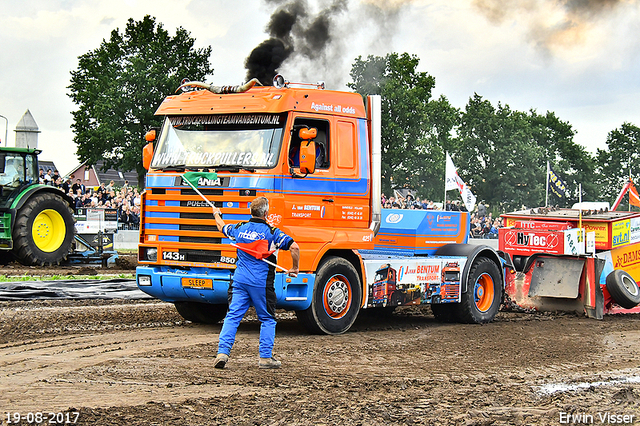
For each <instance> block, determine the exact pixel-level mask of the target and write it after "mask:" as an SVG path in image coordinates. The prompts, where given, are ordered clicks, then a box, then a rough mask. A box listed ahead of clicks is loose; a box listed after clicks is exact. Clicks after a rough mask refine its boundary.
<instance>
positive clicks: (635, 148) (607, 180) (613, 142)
mask: <svg viewBox="0 0 640 426" xmlns="http://www.w3.org/2000/svg"><path fill="white" fill-rule="evenodd" d="M596 157H597V164H598V170H597V175H598V177H599V179H598V184H599V185H600V187H601V188H602V201H609V202H610V203H612V204H613V202H614V201H615V199H616V197H617V196H618V194H619V193H620V190H621V189H622V187H623V185H624V184H625V183H626V182H627V180H628V179H629V177H631V179H632V180H633V182H634V183H636V187H637V184H638V182H640V128H638V127H636V126H634V125H633V124H631V123H626V122H625V123H623V124H622V126H620V127H619V128H617V129H614V130H612V131H611V132H609V134H608V135H607V149H606V150H601V149H598V151H597V153H596ZM628 207H629V199H628V197H625V199H624V201H623V203H622V204H621V205H620V207H619V209H620V210H626V209H628Z"/></svg>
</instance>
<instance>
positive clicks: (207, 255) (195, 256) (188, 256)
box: [180, 249, 220, 263]
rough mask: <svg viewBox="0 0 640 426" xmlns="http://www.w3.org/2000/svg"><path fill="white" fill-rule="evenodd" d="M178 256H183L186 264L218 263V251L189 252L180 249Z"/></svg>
mask: <svg viewBox="0 0 640 426" xmlns="http://www.w3.org/2000/svg"><path fill="white" fill-rule="evenodd" d="M180 254H181V255H183V254H184V256H185V260H186V261H187V262H194V263H216V262H220V250H189V249H182V250H180Z"/></svg>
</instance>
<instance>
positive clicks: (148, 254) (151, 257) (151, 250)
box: [140, 247, 158, 262]
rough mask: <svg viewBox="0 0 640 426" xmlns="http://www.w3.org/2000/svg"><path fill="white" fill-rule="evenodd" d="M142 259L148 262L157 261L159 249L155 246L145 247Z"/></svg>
mask: <svg viewBox="0 0 640 426" xmlns="http://www.w3.org/2000/svg"><path fill="white" fill-rule="evenodd" d="M141 257H142V259H140V260H145V261H147V262H155V261H156V260H158V249H157V248H155V247H145V248H143V251H142V256H141Z"/></svg>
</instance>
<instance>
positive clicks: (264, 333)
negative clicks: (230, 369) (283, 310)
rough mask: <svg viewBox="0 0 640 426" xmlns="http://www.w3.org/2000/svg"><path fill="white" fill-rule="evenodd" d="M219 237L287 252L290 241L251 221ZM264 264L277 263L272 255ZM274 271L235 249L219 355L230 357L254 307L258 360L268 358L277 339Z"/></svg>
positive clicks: (263, 223) (264, 224)
mask: <svg viewBox="0 0 640 426" xmlns="http://www.w3.org/2000/svg"><path fill="white" fill-rule="evenodd" d="M222 233H223V234H224V235H225V236H227V237H229V238H231V239H232V240H235V241H236V243H251V242H253V241H256V240H267V242H268V245H269V248H270V249H273V248H276V249H283V250H289V247H291V244H293V239H292V238H291V237H290V236H288V235H287V234H285V233H284V232H282V231H281V230H279V229H278V228H273V227H271V226H269V224H268V223H267V222H266V221H265V220H263V219H259V218H256V217H252V218H251V219H250V220H249V222H241V223H238V224H235V225H225V226H224V228H223V229H222ZM267 260H269V261H271V262H273V263H276V261H277V260H276V256H275V255H274V254H272V255H271V256H269V257H268V258H267ZM274 278H275V268H274V267H273V266H271V265H269V264H268V263H266V262H264V261H263V260H262V259H256V258H255V257H253V256H252V255H250V254H247V253H245V252H244V251H242V250H240V249H238V261H237V263H236V270H235V272H234V274H233V282H232V283H231V285H230V286H229V312H227V316H226V317H225V318H224V323H223V325H222V330H220V339H219V342H218V353H222V354H226V355H229V353H230V352H231V348H232V347H233V343H234V342H235V338H236V332H237V330H238V326H239V325H240V321H241V320H242V318H243V317H244V314H245V313H246V312H247V310H248V309H249V307H250V306H254V307H255V309H256V313H257V314H258V319H259V320H260V323H261V325H260V358H271V356H272V351H273V344H274V340H275V336H276V318H275V313H276V292H275V288H274V286H273V282H274Z"/></svg>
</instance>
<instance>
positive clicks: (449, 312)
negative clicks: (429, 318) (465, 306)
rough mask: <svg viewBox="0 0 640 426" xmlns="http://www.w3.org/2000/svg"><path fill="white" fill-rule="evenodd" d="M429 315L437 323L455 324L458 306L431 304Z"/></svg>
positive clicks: (453, 304) (452, 304)
mask: <svg viewBox="0 0 640 426" xmlns="http://www.w3.org/2000/svg"><path fill="white" fill-rule="evenodd" d="M429 306H430V307H431V313H432V314H433V317H434V318H435V319H436V321H438V322H456V319H457V313H456V309H457V308H458V305H457V304H455V303H432V304H430V305H429Z"/></svg>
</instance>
